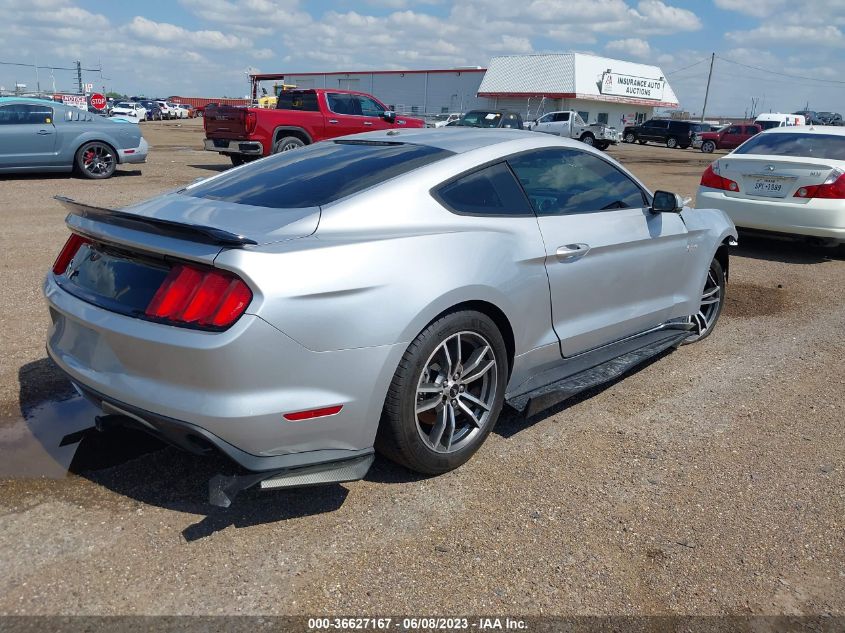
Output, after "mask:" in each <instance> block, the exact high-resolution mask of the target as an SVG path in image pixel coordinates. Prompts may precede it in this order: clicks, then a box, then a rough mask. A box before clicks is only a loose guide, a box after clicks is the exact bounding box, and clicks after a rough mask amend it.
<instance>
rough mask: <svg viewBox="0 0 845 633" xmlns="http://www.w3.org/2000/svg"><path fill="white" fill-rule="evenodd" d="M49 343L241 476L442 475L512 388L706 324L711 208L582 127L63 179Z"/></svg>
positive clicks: (473, 446)
mask: <svg viewBox="0 0 845 633" xmlns="http://www.w3.org/2000/svg"><path fill="white" fill-rule="evenodd" d="M65 203H66V204H67V206H68V208H69V209H70V211H71V213H70V214H69V215H68V219H67V222H68V226H69V228H70V231H71V237H70V238H69V240H68V242H67V244H66V246H65V248H64V249H63V250H62V252H61V253H60V255H59V257H58V259H57V261H56V263H55V265H54V267H53V269H52V271H50V272H49V273H48V275H47V279H46V281H45V286H44V290H45V294H46V297H47V300H48V302H49V304H50V314H51V316H52V319H53V326H52V331H51V333H50V336H49V341H48V351H49V354H50V356H51V357H52V358H53V359H54V360H55V361H56V363H57V364H58V365H59V367H60V368H61V369H63V370H64V371H65V372H66V373H67V374H68V375H69V377H70V379H71V380H72V381H73V383H74V384H75V385H76V386H77V387H78V389H79V390H80V391H81V392H82V393H83V394H85V395H86V396H88V397H89V398H90V399H92V400H93V401H94V402H96V403H97V404H98V405H99V406H101V407H102V409H103V411H104V415H103V416H101V417H100V418H98V427H99V428H100V429H107V428H109V427H111V426H119V425H128V426H136V427H139V428H143V429H145V430H147V431H149V432H151V433H154V434H156V435H158V436H160V437H162V438H164V439H166V440H168V441H170V442H171V443H174V444H176V445H178V446H181V447H182V448H185V449H187V450H191V451H194V452H207V451H218V452H222V453H223V454H225V455H227V456H228V457H230V458H231V459H233V460H234V461H235V462H237V463H239V464H240V465H242V466H243V467H245V468H246V469H248V470H250V471H254V472H255V474H252V475H245V476H240V477H234V478H222V477H221V478H219V479H218V480H217V481H216V482H214V485H213V486H212V493H213V494H212V499H213V501H214V502H215V503H220V504H223V505H226V504H227V503H228V502H229V500H230V499H231V497H232V496H233V494H234V493H236V492H237V491H238V490H240V489H242V488H243V487H246V486H248V485H252V484H255V483H260V485H261V486H262V487H264V488H278V487H286V486H298V485H309V484H316V483H322V482H338V481H349V480H352V479H356V478H360V477H363V476H364V474H365V473H366V472H367V468H368V467H369V465H370V463H371V462H372V459H373V452H374V449H377V450H379V451H381V452H382V453H384V454H385V455H387V456H389V457H390V458H391V459H394V460H395V461H397V462H399V463H401V464H403V465H405V466H406V467H408V468H410V469H412V470H415V471H418V472H421V473H428V474H436V473H443V472H445V471H448V470H451V469H453V468H456V467H458V466H460V465H461V464H463V463H464V462H466V461H467V460H468V459H469V458H470V457H471V456H472V455H473V454H474V453H475V452H476V451H477V450H478V449H479V447H480V446H481V444H482V443H483V442H484V440H485V438H486V437H487V435H488V434H489V433H490V431H491V429H492V428H493V426H494V425H495V423H496V419H497V418H498V417H499V414H500V412H501V410H502V407H503V405H504V404H505V403H508V404H509V405H510V406H512V407H515V408H516V409H518V410H521V411H524V412H526V413H528V414H530V413H533V412H535V411H539V410H542V409H544V408H546V407H548V406H550V405H552V404H555V403H557V402H559V401H561V400H562V399H564V398H566V397H569V396H571V395H572V394H574V393H577V392H578V391H580V390H583V389H585V388H587V387H590V386H593V385H596V384H600V383H603V382H606V381H608V380H611V379H612V378H614V377H616V376H618V375H620V374H622V373H624V372H625V371H627V370H628V369H629V368H631V367H633V366H635V365H636V364H638V363H640V362H642V361H643V360H645V359H647V358H649V357H651V356H654V355H656V354H659V353H661V352H662V351H664V350H667V349H671V348H674V347H677V346H679V345H680V344H682V343H685V342H692V341H696V340H699V339H701V338H703V337H705V336H708V335H709V334H710V333H711V332H712V331H713V327H714V326H715V324H716V321H717V319H718V318H719V314H720V311H721V308H722V305H723V301H724V293H725V281H726V279H727V276H728V248H729V244H731V243H733V241H734V239H735V238H736V231H735V229H734V226H733V224H732V223H731V221H730V220H729V219H728V218H727V217H726V216H725V214H724V213H722V212H721V211H718V210H712V209H689V208H686V207H684V206H683V202H682V201H681V199H680V198H679V197H678V196H676V195H675V194H671V193H668V192H657V193H655V194H652V193H651V192H650V191H649V190H648V189H647V188H646V187H645V186H644V185H643V184H642V183H641V182H640V181H639V180H637V178H636V177H634V176H633V175H632V174H631V173H629V172H628V171H627V170H625V168H623V167H622V166H621V165H619V164H618V163H617V162H615V161H614V160H612V159H611V158H609V157H608V156H606V155H604V154H602V153H600V152H598V151H596V150H593V149H592V148H589V147H586V146H585V145H584V144H582V143H579V142H576V141H571V140H568V139H561V138H558V137H553V136H550V135H539V134H531V133H529V132H520V131H516V130H474V129H465V128H456V129H453V128H443V129H428V130H425V129H421V130H402V131H399V132H396V131H389V132H373V133H369V134H363V135H357V136H352V137H345V138H340V139H335V140H332V141H327V142H323V143H318V144H315V145H312V146H309V147H306V148H303V149H301V150H297V151H295V152H285V153H283V154H279V155H275V156H271V157H268V158H266V159H263V160H260V161H257V162H254V163H251V164H248V165H244V166H242V167H239V168H236V169H233V170H230V171H228V172H225V173H222V174H220V175H217V176H214V177H212V178H209V179H207V180H204V181H201V182H199V183H196V184H193V185H190V186H188V187H186V188H184V189H182V190H180V191H177V192H175V193H170V194H167V195H164V196H161V197H158V198H155V199H152V200H150V201H148V202H144V203H142V204H139V205H136V206H133V207H129V208H126V209H123V210H120V211H112V210H108V209H102V208H97V207H92V206H87V205H84V204H79V203H76V202H73V201H70V200H65Z"/></svg>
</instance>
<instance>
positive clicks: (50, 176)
mask: <svg viewBox="0 0 845 633" xmlns="http://www.w3.org/2000/svg"><path fill="white" fill-rule="evenodd" d="M142 175H143V172H142V171H141V170H140V169H121V168H120V167H118V168H117V169H115V171H114V174H113V175H112V177H113V178H123V177H125V176H142ZM7 180H8V181H11V180H18V181H20V180H92V181H93V180H96V179H95V178H85V177H84V176H80V175H79V174H77V173H74V172H58V173H26V174H2V175H0V182H4V181H7ZM106 180H108V179H106Z"/></svg>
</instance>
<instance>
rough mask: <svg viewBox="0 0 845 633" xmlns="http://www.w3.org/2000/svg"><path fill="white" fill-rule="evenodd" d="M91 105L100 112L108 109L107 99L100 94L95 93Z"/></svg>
mask: <svg viewBox="0 0 845 633" xmlns="http://www.w3.org/2000/svg"><path fill="white" fill-rule="evenodd" d="M91 105H92V106H94V107H95V108H97V109H98V110H102V109H103V108H105V107H106V98H105V97H104V96H103V95H101V94H100V93H99V92H95V93H94V94H92V95H91Z"/></svg>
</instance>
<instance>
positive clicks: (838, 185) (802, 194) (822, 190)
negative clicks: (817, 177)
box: [794, 170, 845, 200]
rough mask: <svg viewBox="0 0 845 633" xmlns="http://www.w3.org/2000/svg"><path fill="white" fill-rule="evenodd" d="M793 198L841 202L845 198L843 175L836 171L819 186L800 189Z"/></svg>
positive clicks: (844, 178)
mask: <svg viewBox="0 0 845 633" xmlns="http://www.w3.org/2000/svg"><path fill="white" fill-rule="evenodd" d="M794 197H795V198H827V199H836V200H842V199H843V198H845V173H842V172H841V171H839V170H836V171H834V172H833V173H832V174H830V176H828V177H827V180H825V181H824V182H823V183H822V184H820V185H810V186H809V187H801V188H800V189H798V191H796V192H795V196H794Z"/></svg>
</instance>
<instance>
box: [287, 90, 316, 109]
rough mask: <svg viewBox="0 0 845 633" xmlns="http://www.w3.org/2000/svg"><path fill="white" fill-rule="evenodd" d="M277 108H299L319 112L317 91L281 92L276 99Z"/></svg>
mask: <svg viewBox="0 0 845 633" xmlns="http://www.w3.org/2000/svg"><path fill="white" fill-rule="evenodd" d="M276 109H277V110H298V111H300V112H319V111H320V106H319V105H318V104H317V93H315V92H289V91H283V92H280V93H279V98H278V100H277V101H276Z"/></svg>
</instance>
